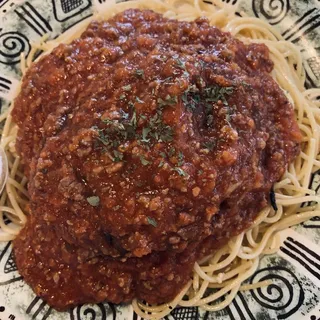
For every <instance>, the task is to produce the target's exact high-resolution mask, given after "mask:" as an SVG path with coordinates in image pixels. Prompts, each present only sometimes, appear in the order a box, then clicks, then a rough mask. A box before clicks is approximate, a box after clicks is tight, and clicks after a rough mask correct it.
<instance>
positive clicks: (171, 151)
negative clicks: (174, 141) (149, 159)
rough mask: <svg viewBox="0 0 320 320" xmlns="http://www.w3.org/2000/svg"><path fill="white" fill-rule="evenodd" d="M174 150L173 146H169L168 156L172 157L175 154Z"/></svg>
mask: <svg viewBox="0 0 320 320" xmlns="http://www.w3.org/2000/svg"><path fill="white" fill-rule="evenodd" d="M175 152H176V149H175V148H174V147H171V148H170V150H169V152H168V156H169V157H172V156H173V155H174V154H175Z"/></svg>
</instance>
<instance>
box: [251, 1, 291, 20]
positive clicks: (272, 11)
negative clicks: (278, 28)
mask: <svg viewBox="0 0 320 320" xmlns="http://www.w3.org/2000/svg"><path fill="white" fill-rule="evenodd" d="M252 10H253V12H254V14H255V15H256V17H258V18H262V17H264V18H265V19H267V20H268V22H269V23H270V24H272V25H274V24H278V23H279V22H280V21H282V20H283V18H284V17H285V16H286V15H287V13H288V11H289V10H290V2H289V0H252Z"/></svg>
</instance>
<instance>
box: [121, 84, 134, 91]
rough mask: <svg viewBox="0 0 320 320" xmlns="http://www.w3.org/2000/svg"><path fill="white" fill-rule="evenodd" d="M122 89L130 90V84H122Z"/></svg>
mask: <svg viewBox="0 0 320 320" xmlns="http://www.w3.org/2000/svg"><path fill="white" fill-rule="evenodd" d="M122 89H123V90H124V91H130V90H131V89H132V87H131V85H130V84H128V85H126V86H123V87H122Z"/></svg>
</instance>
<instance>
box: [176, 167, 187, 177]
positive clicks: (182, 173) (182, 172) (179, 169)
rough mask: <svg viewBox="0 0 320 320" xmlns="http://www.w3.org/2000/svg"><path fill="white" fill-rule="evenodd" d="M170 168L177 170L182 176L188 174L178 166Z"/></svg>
mask: <svg viewBox="0 0 320 320" xmlns="http://www.w3.org/2000/svg"><path fill="white" fill-rule="evenodd" d="M172 170H174V171H176V172H178V174H179V176H182V177H187V176H188V174H187V173H186V172H185V171H184V170H182V169H181V168H179V167H174V168H173V169H172Z"/></svg>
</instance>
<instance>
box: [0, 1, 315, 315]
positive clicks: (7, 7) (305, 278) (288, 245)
mask: <svg viewBox="0 0 320 320" xmlns="http://www.w3.org/2000/svg"><path fill="white" fill-rule="evenodd" d="M106 1H108V0H97V1H96V2H95V5H97V6H99V5H101V4H103V2H106ZM223 1H224V2H226V3H229V4H230V5H234V6H236V5H237V6H238V9H237V11H238V13H239V14H240V15H242V14H243V13H246V14H248V15H250V16H256V17H259V18H260V19H263V20H265V21H268V22H269V23H270V24H271V25H273V26H274V27H275V28H277V29H278V31H279V32H280V33H281V34H282V35H283V36H284V38H285V39H286V40H289V41H292V42H293V43H294V44H296V45H297V46H298V47H299V48H300V50H301V52H302V56H303V60H304V67H305V69H306V72H307V79H306V86H307V87H309V88H311V87H320V2H319V0H318V1H316V0H303V1H302V0H250V1H248V0H223ZM92 11H93V4H92V2H91V1H90V0H28V1H18V0H0V110H1V112H4V111H5V110H6V109H7V108H8V106H9V105H10V103H11V101H12V99H13V95H14V92H15V89H16V87H17V85H18V83H19V79H20V77H21V72H20V70H19V62H20V54H21V53H22V52H24V54H25V56H27V55H28V53H29V52H30V49H31V46H30V43H31V42H34V41H37V40H39V39H40V38H41V37H42V36H43V35H45V34H50V37H51V38H54V37H56V36H58V35H60V34H61V33H63V32H65V31H66V30H68V29H70V28H71V27H72V26H74V25H76V24H78V23H80V22H81V21H83V20H84V19H86V18H88V17H90V16H91V15H92ZM311 178H312V179H311V185H312V188H313V189H314V190H319V189H320V171H318V172H316V173H314V174H313V175H312V177H311ZM280 236H281V247H280V250H279V252H278V253H277V254H274V255H270V256H265V257H263V258H262V259H261V261H260V265H259V269H258V271H257V272H256V273H255V274H254V275H253V276H252V277H251V278H250V279H249V280H248V282H251V281H258V280H266V279H271V280H272V285H269V286H268V287H266V288H262V289H257V290H250V291H247V292H240V293H238V295H237V296H236V298H235V299H234V301H233V302H232V303H231V304H230V305H229V306H228V307H227V308H225V309H224V310H222V311H219V312H214V313H213V312H204V311H202V310H200V309H198V308H196V307H192V308H177V309H175V310H174V311H173V312H172V313H171V314H170V315H169V316H167V317H166V319H167V320H169V319H170V320H174V319H179V320H195V319H204V320H211V319H212V320H213V319H217V320H226V319H230V320H238V319H240V320H247V319H250V320H253V319H256V320H262V319H263V320H268V319H270V320H271V319H290V320H318V319H319V317H320V218H313V219H311V220H310V221H308V222H305V223H303V224H302V225H299V226H296V227H294V228H291V229H288V230H284V231H282V232H281V234H280ZM5 319H10V320H25V319H36V320H46V319H48V320H50V319H51V320H67V319H70V320H84V319H86V320H89V319H90V320H105V319H113V320H114V319H116V320H124V319H128V320H129V319H130V320H138V319H139V317H138V316H137V315H136V314H134V312H133V310H132V307H131V305H119V306H118V305H113V304H110V303H103V304H102V303H100V304H96V305H83V306H78V307H76V308H73V309H71V310H69V311H68V312H62V313H58V312H57V311H55V310H54V309H52V308H50V306H49V305H47V303H46V302H44V301H43V300H42V299H40V298H39V297H36V296H35V295H34V293H33V292H32V290H31V289H30V288H29V287H28V286H27V285H26V284H25V283H24V281H23V279H22V278H21V276H20V275H19V273H18V271H17V268H16V265H15V263H14V260H13V254H12V247H11V243H0V320H5Z"/></svg>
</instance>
